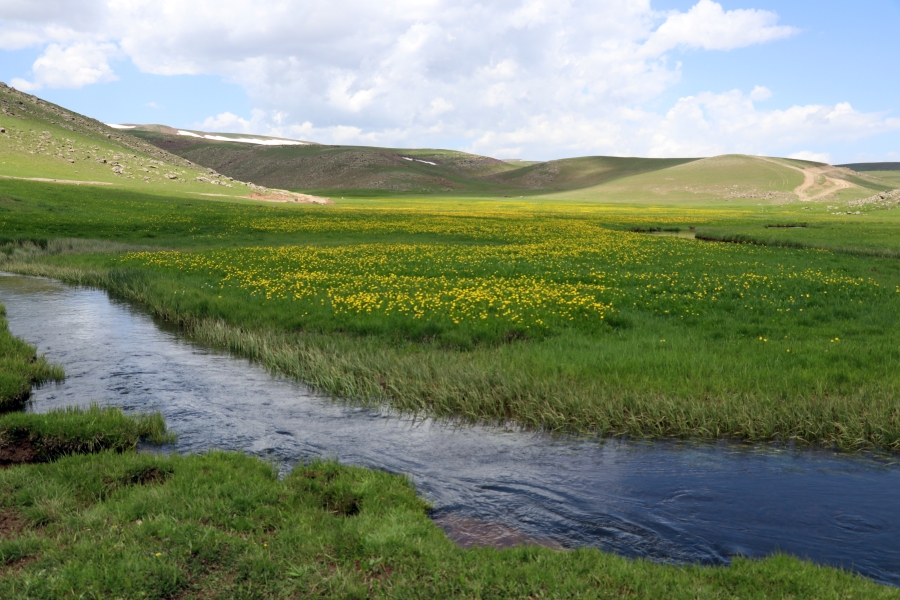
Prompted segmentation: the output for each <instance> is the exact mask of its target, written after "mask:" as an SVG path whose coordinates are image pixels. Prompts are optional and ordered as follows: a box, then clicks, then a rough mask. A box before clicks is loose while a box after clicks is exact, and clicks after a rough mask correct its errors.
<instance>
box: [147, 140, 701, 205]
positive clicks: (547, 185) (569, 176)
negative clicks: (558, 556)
mask: <svg viewBox="0 0 900 600" xmlns="http://www.w3.org/2000/svg"><path fill="white" fill-rule="evenodd" d="M129 133H131V134H132V135H134V136H136V137H139V138H141V139H143V140H145V141H147V142H150V143H152V144H155V145H157V146H159V147H160V148H162V149H165V150H166V151H168V152H171V153H175V154H179V155H180V156H183V157H184V158H187V159H189V160H191V161H192V162H195V163H197V164H200V165H203V166H206V167H210V168H213V169H215V170H216V171H219V172H221V173H226V174H228V175H230V176H231V177H234V178H236V179H242V180H246V181H252V182H254V183H256V184H259V185H265V186H270V187H280V188H287V189H293V190H307V191H319V190H345V191H347V192H350V191H354V190H355V191H380V192H410V193H457V194H459V193H462V194H488V195H520V194H523V195H524V194H536V193H547V192H552V191H562V190H571V189H579V188H584V187H588V186H594V185H598V184H600V183H602V182H604V181H610V180H613V179H616V178H620V177H627V176H629V175H634V174H636V173H644V172H649V171H656V170H659V169H664V168H667V167H671V166H673V165H677V164H683V163H685V162H689V161H691V160H694V159H647V158H612V157H583V158H572V159H563V160H555V161H549V162H542V163H530V162H526V163H522V164H519V163H518V162H517V161H503V160H497V159H494V158H489V157H487V156H478V155H476V154H468V153H465V152H458V151H454V150H429V149H418V150H409V149H397V148H377V147H369V146H325V145H317V144H309V145H305V146H262V145H249V144H242V143H234V142H227V141H216V140H209V139H199V138H193V137H189V136H183V135H173V134H172V133H171V132H165V131H162V130H149V129H147V128H136V129H133V130H129Z"/></svg>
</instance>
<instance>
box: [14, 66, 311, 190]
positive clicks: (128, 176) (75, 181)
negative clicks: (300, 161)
mask: <svg viewBox="0 0 900 600" xmlns="http://www.w3.org/2000/svg"><path fill="white" fill-rule="evenodd" d="M124 131H126V130H123V129H116V128H113V127H110V126H108V125H106V124H104V123H101V122H100V121H97V120H95V119H91V118H90V117H86V116H84V115H80V114H78V113H76V112H73V111H70V110H67V109H65V108H62V107H61V106H57V105H55V104H52V103H50V102H46V101H44V100H42V99H40V98H37V97H36V96H32V95H30V94H26V93H23V92H20V91H18V90H15V89H13V88H10V87H7V86H6V84H3V83H0V180H2V179H3V178H15V179H35V180H42V181H49V182H51V183H59V184H65V185H115V186H121V187H132V188H135V189H140V190H143V191H149V192H159V193H164V194H166V195H172V194H173V193H177V194H188V195H198V194H200V195H210V196H234V197H245V198H253V199H263V200H270V201H278V202H319V203H321V202H323V201H324V199H321V198H311V197H308V196H300V195H297V194H292V193H287V192H284V193H282V192H280V191H278V190H270V189H265V188H261V187H259V186H256V185H254V184H252V183H243V182H241V181H237V180H234V179H233V178H229V177H227V176H224V175H221V174H219V173H218V172H216V171H215V170H214V169H210V168H208V167H202V166H199V165H197V164H194V163H193V162H191V161H190V160H188V159H186V158H184V157H182V156H179V155H178V154H176V153H170V152H168V151H167V150H165V149H163V148H160V147H159V146H156V145H154V144H150V143H148V142H146V141H144V140H142V139H140V138H138V137H135V136H132V135H128V134H126V133H124Z"/></svg>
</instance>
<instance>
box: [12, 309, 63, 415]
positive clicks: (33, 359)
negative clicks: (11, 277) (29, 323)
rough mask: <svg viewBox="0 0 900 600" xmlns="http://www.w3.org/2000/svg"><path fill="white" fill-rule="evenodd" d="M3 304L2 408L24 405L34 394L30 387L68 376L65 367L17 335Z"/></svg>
mask: <svg viewBox="0 0 900 600" xmlns="http://www.w3.org/2000/svg"><path fill="white" fill-rule="evenodd" d="M5 316H6V308H5V307H4V306H3V305H2V304H0V410H10V409H13V408H18V407H20V406H22V405H23V404H24V403H25V401H26V400H27V399H28V397H29V396H30V394H31V386H32V385H34V384H38V383H42V382H44V381H54V380H61V379H64V378H65V373H64V371H63V369H62V367H60V366H57V365H52V364H50V363H48V362H47V360H46V359H45V358H44V357H43V356H37V353H36V352H37V351H36V349H35V348H34V346H31V345H29V344H27V343H25V342H23V341H22V340H20V339H18V338H16V337H14V336H13V335H12V334H11V333H10V332H9V327H8V324H7V321H6V319H5Z"/></svg>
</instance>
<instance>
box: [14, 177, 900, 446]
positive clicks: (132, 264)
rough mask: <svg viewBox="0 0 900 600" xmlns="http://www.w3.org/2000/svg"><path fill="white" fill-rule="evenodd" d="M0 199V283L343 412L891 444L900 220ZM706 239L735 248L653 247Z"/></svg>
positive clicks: (130, 195)
mask: <svg viewBox="0 0 900 600" xmlns="http://www.w3.org/2000/svg"><path fill="white" fill-rule="evenodd" d="M729 160H732V162H733V159H729ZM753 160H756V159H753ZM698 162H702V161H698ZM698 162H692V163H688V164H685V165H680V166H676V167H672V168H670V169H668V170H669V171H680V170H683V169H685V168H695V165H697V164H698ZM751 164H752V162H751ZM766 169H768V166H766ZM665 173H666V170H665V169H664V170H662V171H659V172H656V173H654V175H655V176H656V177H657V179H658V180H665V178H666V177H664V175H665ZM661 174H662V175H661ZM751 174H753V173H751ZM676 175H677V173H676ZM716 176H717V177H718V175H716ZM637 177H643V176H637ZM695 178H696V177H695ZM711 181H712V183H710V185H719V183H716V181H717V180H715V178H713V179H712V180H711ZM778 181H780V180H778ZM751 183H752V185H756V186H760V185H762V183H761V182H760V181H754V180H751ZM776 183H777V182H776ZM794 183H795V182H794V181H792V180H790V179H788V180H787V183H785V184H783V185H786V186H788V187H790V186H792V185H793V184H794ZM748 185H750V184H748ZM778 185H782V184H781V183H778ZM0 186H2V187H0V190H2V192H0V226H2V229H3V231H4V235H6V236H7V240H6V244H5V246H4V247H3V253H2V254H0V256H2V257H3V258H4V263H3V265H2V268H4V269H8V270H14V271H17V272H23V273H34V274H47V275H52V276H56V277H60V278H62V279H65V280H68V281H73V282H80V283H85V284H89V285H97V286H101V287H104V288H106V289H109V290H110V291H112V292H114V293H116V294H118V295H121V296H123V297H126V298H131V299H133V300H136V301H138V302H141V303H143V304H145V305H146V306H147V307H148V308H149V309H150V310H152V311H153V312H154V313H156V314H157V315H159V316H161V317H163V318H165V319H167V320H169V321H171V322H173V323H177V324H179V325H180V326H182V327H183V328H184V330H185V331H186V333H188V334H189V335H193V336H195V337H196V338H197V339H198V340H201V341H204V342H206V343H210V344H214V345H219V346H222V347H226V348H229V349H231V350H233V351H235V352H237V353H239V354H243V355H246V356H249V357H251V358H254V359H256V360H259V361H260V362H262V363H264V364H265V365H266V366H268V367H269V368H271V369H273V370H277V371H281V372H283V373H286V374H288V375H291V376H295V377H297V378H299V379H302V380H304V381H306V382H308V383H310V384H312V385H314V386H316V387H318V388H319V389H322V390H325V391H328V392H331V393H333V394H335V395H340V396H343V397H347V398H351V399H354V400H356V401H359V402H366V403H380V402H389V403H391V404H392V405H393V406H394V407H396V408H398V409H400V410H402V411H406V412H411V413H424V414H431V415H437V416H442V417H448V418H455V419H462V420H466V421H472V422H492V423H498V422H507V421H514V422H516V423H518V424H520V425H523V426H526V427H531V428H536V429H543V430H550V431H575V432H591V433H601V434H628V435H631V436H639V437H640V436H677V437H694V438H717V437H723V436H724V437H733V438H736V439H746V440H777V441H782V442H783V441H787V440H795V441H799V442H802V443H809V444H825V445H836V446H839V447H843V448H860V447H869V448H882V449H886V450H887V449H894V448H897V447H898V446H900V419H898V418H897V414H898V411H897V409H898V404H897V398H898V389H900V374H898V371H897V369H896V368H895V367H896V364H897V362H898V358H900V356H898V348H897V346H896V342H895V340H896V337H897V334H898V323H900V321H898V316H900V303H898V302H897V300H898V298H900V269H898V264H897V262H896V259H895V258H892V253H893V252H894V251H895V248H896V246H895V244H896V242H895V239H896V238H895V237H893V236H891V233H890V232H891V231H892V230H895V229H894V228H895V227H896V218H895V215H900V212H895V211H892V210H887V209H884V208H879V209H866V210H865V212H864V213H863V214H860V215H855V214H854V215H846V214H844V215H835V214H833V212H834V211H830V210H829V209H828V207H827V204H825V203H797V202H793V203H785V204H777V203H767V204H765V205H764V206H759V204H760V203H759V202H755V201H754V200H755V199H746V198H745V199H733V200H721V201H719V202H718V203H711V202H709V201H707V200H706V199H705V198H704V199H701V200H695V201H693V202H690V201H688V200H684V199H682V200H680V201H673V202H671V203H669V204H659V203H657V202H653V201H651V200H645V201H643V202H630V203H625V202H617V203H588V202H585V201H583V200H577V199H570V198H568V197H559V198H556V197H544V198H541V199H534V198H531V199H527V200H521V199H504V198H472V197H456V198H453V197H446V198H440V199H435V198H428V197H424V198H422V197H419V198H416V197H410V196H406V197H400V198H395V199H364V198H358V199H353V200H345V201H344V202H342V203H339V204H337V205H334V206H285V205H272V204H263V203H253V202H249V201H244V202H243V203H238V204H236V203H233V202H222V201H209V200H201V201H197V200H196V199H195V198H191V197H189V196H187V195H182V196H180V197H167V196H165V195H158V194H153V195H150V194H143V193H140V192H139V191H124V190H109V189H106V188H102V187H95V188H88V187H81V186H79V187H74V186H66V185H58V184H57V185H54V184H41V183H34V182H18V181H5V182H2V183H0ZM783 225H795V226H796V227H793V228H789V227H775V226H783ZM799 225H803V227H800V226H799ZM722 232H736V233H735V234H742V235H746V236H747V237H748V239H751V237H752V240H753V241H755V242H756V243H739V244H734V243H732V244H729V243H711V242H705V241H698V240H694V239H686V238H684V237H679V236H678V235H672V234H676V233H678V234H679V235H690V234H696V235H699V236H701V237H703V236H708V237H714V236H715V235H717V234H721V233H722ZM741 232H744V233H741ZM660 234H663V235H660ZM61 239H62V240H63V241H60V240H61ZM86 240H90V241H86ZM769 242H772V243H771V244H770V243H769ZM776 242H777V243H776ZM789 246H796V247H789ZM882 255H883V256H882Z"/></svg>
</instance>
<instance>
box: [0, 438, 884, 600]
mask: <svg viewBox="0 0 900 600" xmlns="http://www.w3.org/2000/svg"><path fill="white" fill-rule="evenodd" d="M0 506H2V509H0V510H2V513H0V516H2V524H3V537H2V540H0V562H2V564H3V566H2V567H0V569H2V572H0V595H2V596H3V597H4V598H59V597H71V596H79V597H104V598H106V597H127V598H172V597H178V598H213V597H214V598H236V597H239V598H291V597H298V596H302V597H322V598H368V597H402V598H450V597H471V598H486V597H492V598H526V597H527V598H534V597H552V598H617V597H623V596H634V597H640V598H667V599H668V598H692V599H693V598H842V599H850V598H859V599H863V598H866V599H869V598H898V597H900V592H898V590H896V589H892V588H886V587H882V586H878V585H876V584H874V583H871V582H868V581H866V580H863V579H861V578H858V577H855V576H853V575H850V574H847V573H843V572H840V571H837V570H834V569H828V568H821V567H816V566H814V565H811V564H809V563H804V562H801V561H798V560H796V559H792V558H788V557H784V556H777V557H772V558H769V559H766V560H763V561H751V560H742V559H738V560H736V561H735V562H734V563H733V564H732V565H731V566H729V567H720V568H709V567H699V566H685V567H674V566H665V565H657V564H653V563H649V562H646V561H642V560H628V559H624V558H619V557H616V556H613V555H609V554H604V553H602V552H599V551H596V550H577V551H572V552H560V551H555V550H551V549H547V548H540V547H522V548H516V549H507V550H492V549H472V550H463V549H460V548H458V547H456V546H455V545H454V544H453V543H452V542H450V541H449V540H448V539H447V538H446V537H445V536H444V534H443V532H441V531H440V530H439V529H438V528H437V527H435V526H434V524H432V523H431V522H430V520H429V519H428V517H427V513H426V507H425V505H424V504H423V503H422V501H421V500H420V499H418V498H417V497H416V495H415V493H414V491H413V489H412V487H411V486H410V485H409V483H408V482H406V481H405V480H404V479H403V478H401V477H397V476H393V475H388V474H386V473H381V472H377V471H369V470H365V469H359V468H349V467H342V466H339V465H336V464H332V463H314V464H310V465H307V466H301V467H300V468H298V469H297V470H295V471H294V472H293V473H292V474H291V475H289V476H288V477H286V478H285V479H283V480H279V479H278V478H277V476H276V471H275V470H274V469H273V467H272V466H270V465H267V464H265V463H263V462H261V461H259V460H256V459H253V458H250V457H246V456H242V455H239V454H226V453H218V452H213V453H210V454H208V455H205V456H188V457H178V456H173V457H161V456H154V455H146V454H136V453H133V452H126V453H124V454H116V453H108V452H106V453H100V454H95V455H90V456H72V457H68V458H65V459H62V460H60V461H58V462H55V463H52V464H46V465H29V466H21V467H15V468H12V469H8V470H5V471H0Z"/></svg>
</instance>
